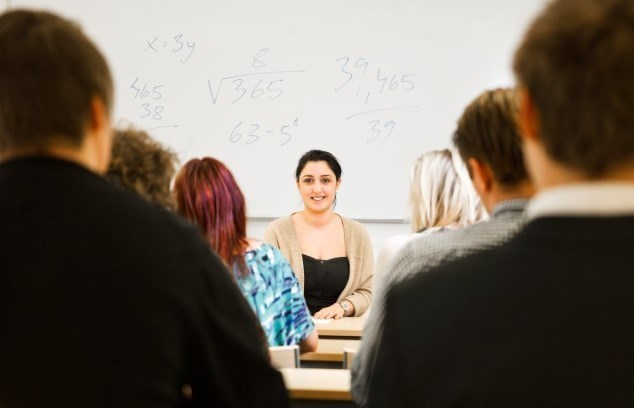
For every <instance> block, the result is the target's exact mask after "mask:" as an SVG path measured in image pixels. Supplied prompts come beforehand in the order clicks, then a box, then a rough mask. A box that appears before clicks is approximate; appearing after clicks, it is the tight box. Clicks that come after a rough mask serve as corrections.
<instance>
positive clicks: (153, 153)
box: [106, 128, 178, 209]
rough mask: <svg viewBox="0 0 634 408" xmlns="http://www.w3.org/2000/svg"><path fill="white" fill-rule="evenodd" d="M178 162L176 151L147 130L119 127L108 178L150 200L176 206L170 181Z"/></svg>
mask: <svg viewBox="0 0 634 408" xmlns="http://www.w3.org/2000/svg"><path fill="white" fill-rule="evenodd" d="M177 163H178V158H177V156H176V153H174V152H173V151H171V150H169V149H167V148H166V147H164V146H163V145H161V144H160V143H159V142H157V141H155V140H154V139H152V138H151V137H150V135H148V134H147V133H146V132H144V131H141V130H135V129H133V128H127V129H119V130H116V131H115V133H114V138H113V144H112V159H111V161H110V166H109V167H108V171H107V173H106V177H107V178H108V179H109V180H110V181H112V182H114V183H115V184H118V185H120V186H122V187H124V188H126V189H128V190H131V191H134V192H135V193H137V194H139V195H141V196H142V197H143V198H145V199H147V200H149V201H151V202H154V203H157V204H159V205H162V206H164V207H167V208H169V209H174V208H175V203H174V197H173V195H172V193H171V192H170V182H171V181H172V177H174V173H175V172H176V164H177Z"/></svg>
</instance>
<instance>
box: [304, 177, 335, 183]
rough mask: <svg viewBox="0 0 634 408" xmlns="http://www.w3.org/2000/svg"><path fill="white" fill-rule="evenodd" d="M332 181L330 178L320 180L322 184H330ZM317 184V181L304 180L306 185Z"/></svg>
mask: <svg viewBox="0 0 634 408" xmlns="http://www.w3.org/2000/svg"><path fill="white" fill-rule="evenodd" d="M331 181H332V180H331V179H329V178H323V179H319V182H320V183H321V184H329V183H330V182H331ZM313 183H315V179H310V178H306V179H304V184H313Z"/></svg>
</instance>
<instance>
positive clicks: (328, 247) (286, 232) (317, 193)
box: [264, 150, 374, 319]
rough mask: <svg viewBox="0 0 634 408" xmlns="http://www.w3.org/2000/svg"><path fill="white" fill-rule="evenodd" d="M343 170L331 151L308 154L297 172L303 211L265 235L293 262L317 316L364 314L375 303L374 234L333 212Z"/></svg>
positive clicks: (301, 160) (270, 226) (336, 317)
mask: <svg viewBox="0 0 634 408" xmlns="http://www.w3.org/2000/svg"><path fill="white" fill-rule="evenodd" d="M341 173H342V171H341V166H340V164H339V162H338V160H337V158H336V157H335V156H333V155H332V154H331V153H329V152H325V151H322V150H311V151H309V152H307V153H305V154H304V155H303V156H302V157H301V158H300V159H299V163H298V164H297V169H296V170H295V180H296V182H297V188H298V190H299V193H300V195H301V197H302V201H303V203H304V209H303V210H302V211H299V212H296V213H293V214H291V215H289V216H287V217H284V218H280V219H277V220H275V221H273V222H272V223H271V224H270V225H269V226H268V228H267V230H266V232H265V234H264V240H265V241H266V242H269V243H271V244H273V245H275V246H277V247H278V248H279V249H280V250H281V251H282V253H283V254H284V256H285V257H286V258H287V259H288V260H289V262H290V263H291V267H292V268H293V271H294V272H295V274H296V275H297V278H298V280H299V282H300V284H301V285H302V287H303V289H304V297H305V298H306V302H307V303H308V308H309V310H310V312H311V314H313V315H314V317H315V318H318V319H332V318H334V319H339V318H341V317H343V316H359V315H361V314H363V313H364V312H365V311H366V310H367V309H368V307H370V303H371V301H372V277H373V275H374V255H373V253H372V241H371V240H370V236H369V234H368V232H367V231H366V229H365V228H364V227H363V226H362V225H361V224H360V223H358V222H356V221H353V220H349V219H347V218H344V217H342V216H341V215H339V214H337V213H335V212H334V207H335V203H336V200H337V190H338V189H339V187H340V186H341Z"/></svg>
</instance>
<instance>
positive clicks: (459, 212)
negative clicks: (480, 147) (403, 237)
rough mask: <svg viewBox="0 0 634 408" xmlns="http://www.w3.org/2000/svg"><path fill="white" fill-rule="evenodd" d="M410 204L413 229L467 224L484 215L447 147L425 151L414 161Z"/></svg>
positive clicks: (467, 176) (466, 178) (462, 170)
mask: <svg viewBox="0 0 634 408" xmlns="http://www.w3.org/2000/svg"><path fill="white" fill-rule="evenodd" d="M410 205H411V207H412V220H411V224H412V230H413V231H422V230H424V229H426V228H432V227H446V226H467V225H470V224H473V223H474V222H476V221H479V220H480V219H481V218H482V217H483V216H484V214H485V213H484V210H483V208H482V206H481V204H480V199H479V198H478V196H477V194H476V192H475V190H474V188H473V185H472V184H471V181H470V180H469V175H468V173H467V170H466V168H465V167H464V164H463V163H462V162H461V160H460V158H458V157H457V155H456V154H455V153H453V152H452V151H451V150H449V149H445V150H435V151H430V152H427V153H425V154H423V155H422V156H420V157H419V158H418V159H416V160H415V161H414V165H413V166H412V173H411V189H410Z"/></svg>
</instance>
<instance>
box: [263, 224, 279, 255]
mask: <svg viewBox="0 0 634 408" xmlns="http://www.w3.org/2000/svg"><path fill="white" fill-rule="evenodd" d="M262 241H264V242H266V243H267V244H271V245H273V246H274V247H276V248H278V249H279V247H280V240H279V238H278V234H277V229H276V228H275V222H272V223H270V224H269V225H268V227H266V230H265V231H264V237H263V238H262Z"/></svg>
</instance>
